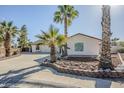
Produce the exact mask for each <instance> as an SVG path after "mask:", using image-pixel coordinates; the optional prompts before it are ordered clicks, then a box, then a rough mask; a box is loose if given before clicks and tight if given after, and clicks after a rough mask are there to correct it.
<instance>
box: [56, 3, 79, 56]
mask: <svg viewBox="0 0 124 93" xmlns="http://www.w3.org/2000/svg"><path fill="white" fill-rule="evenodd" d="M78 14H79V13H78V11H77V10H75V9H74V7H73V6H71V5H60V6H58V10H57V11H56V12H55V14H54V22H56V23H61V24H62V23H64V34H65V37H66V38H67V37H68V32H67V28H68V26H70V25H71V23H72V21H73V20H74V19H75V18H76V17H77V16H78ZM64 52H65V53H64V55H65V56H67V55H68V53H67V43H66V44H65V50H64Z"/></svg>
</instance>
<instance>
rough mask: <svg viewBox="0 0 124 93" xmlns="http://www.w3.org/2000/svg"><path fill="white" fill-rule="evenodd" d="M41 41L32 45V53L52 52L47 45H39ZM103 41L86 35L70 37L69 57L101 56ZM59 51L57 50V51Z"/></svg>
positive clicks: (68, 43)
mask: <svg viewBox="0 0 124 93" xmlns="http://www.w3.org/2000/svg"><path fill="white" fill-rule="evenodd" d="M39 42H40V41H39V40H38V41H36V42H34V43H32V52H43V53H44V52H45V53H46V52H47V53H49V52H50V48H49V47H48V46H46V45H38V43H39ZM100 43H101V39H98V38H96V37H92V36H88V35H85V34H81V33H78V34H75V35H73V36H70V37H68V40H67V45H68V48H69V49H68V55H72V56H73V55H74V56H75V55H77V56H78V55H99V52H100ZM58 50H59V49H58V48H57V51H58Z"/></svg>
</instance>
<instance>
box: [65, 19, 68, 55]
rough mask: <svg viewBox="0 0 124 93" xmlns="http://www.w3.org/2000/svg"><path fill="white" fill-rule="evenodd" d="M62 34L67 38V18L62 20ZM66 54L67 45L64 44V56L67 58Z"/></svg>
mask: <svg viewBox="0 0 124 93" xmlns="http://www.w3.org/2000/svg"><path fill="white" fill-rule="evenodd" d="M64 34H65V37H66V38H67V37H68V32H67V17H65V19H64ZM67 55H68V53H67V43H66V44H65V46H64V56H67Z"/></svg>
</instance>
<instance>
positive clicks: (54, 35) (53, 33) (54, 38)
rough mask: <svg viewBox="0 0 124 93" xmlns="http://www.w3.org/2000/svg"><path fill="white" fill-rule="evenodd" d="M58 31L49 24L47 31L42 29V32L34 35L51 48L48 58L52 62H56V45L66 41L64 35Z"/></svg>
mask: <svg viewBox="0 0 124 93" xmlns="http://www.w3.org/2000/svg"><path fill="white" fill-rule="evenodd" d="M58 32H59V30H58V29H57V28H55V27H54V26H53V25H51V26H50V28H49V31H48V32H44V31H42V34H39V35H36V37H37V38H39V39H40V40H41V43H40V44H43V45H48V46H49V47H50V48H51V51H50V58H51V62H52V63H53V62H56V47H57V46H60V45H63V44H65V42H66V38H65V36H64V35H61V34H59V33H58Z"/></svg>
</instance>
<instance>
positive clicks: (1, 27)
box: [0, 21, 17, 57]
mask: <svg viewBox="0 0 124 93" xmlns="http://www.w3.org/2000/svg"><path fill="white" fill-rule="evenodd" d="M16 32H17V27H16V26H13V22H12V21H10V22H6V21H3V22H1V23H0V33H1V38H2V40H3V42H4V47H5V51H6V54H5V56H6V57H8V56H10V50H11V39H12V37H15V35H16Z"/></svg>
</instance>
